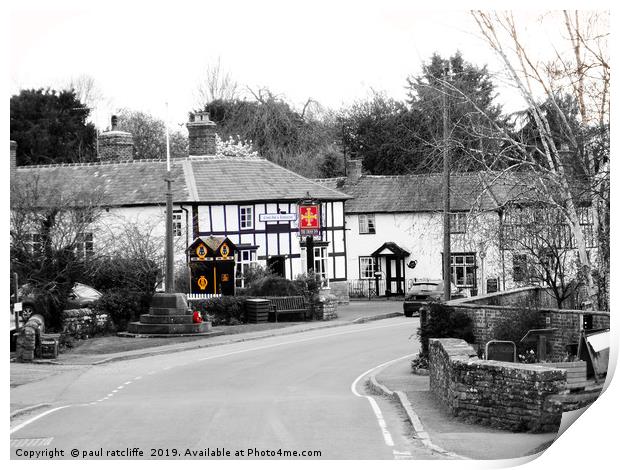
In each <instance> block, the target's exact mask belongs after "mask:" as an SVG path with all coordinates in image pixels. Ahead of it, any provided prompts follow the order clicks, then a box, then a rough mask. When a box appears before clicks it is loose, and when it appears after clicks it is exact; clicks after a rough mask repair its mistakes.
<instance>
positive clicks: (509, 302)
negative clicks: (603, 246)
mask: <svg viewBox="0 0 620 470" xmlns="http://www.w3.org/2000/svg"><path fill="white" fill-rule="evenodd" d="M447 304H448V305H449V306H451V307H454V309H455V310H456V311H459V312H462V313H465V314H466V315H467V316H469V317H470V318H471V319H472V322H473V330H474V336H475V338H476V346H477V347H478V348H481V349H484V346H485V345H486V343H487V342H488V341H490V340H492V339H496V338H495V337H494V334H493V331H494V328H495V325H496V324H497V323H498V321H500V320H501V319H503V318H506V317H510V316H514V315H519V314H520V312H522V311H523V309H524V308H530V309H537V310H538V311H539V322H538V325H537V326H538V327H539V328H557V330H556V331H555V332H554V333H552V334H551V335H550V336H549V338H548V340H549V343H550V351H549V356H548V360H550V361H557V362H559V361H562V360H563V359H564V357H565V355H566V346H567V345H569V344H574V343H577V342H578V340H579V329H580V326H581V323H580V322H581V315H582V314H584V313H589V314H592V315H593V325H592V326H593V328H595V329H597V328H609V312H595V311H594V312H589V311H582V310H565V309H563V310H559V309H557V308H555V307H556V303H555V300H554V299H553V297H552V296H550V295H549V294H548V292H547V289H544V288H541V287H524V288H521V289H515V290H513V291H504V292H497V293H494V294H487V295H481V296H477V297H470V298H466V299H457V300H452V301H450V302H447Z"/></svg>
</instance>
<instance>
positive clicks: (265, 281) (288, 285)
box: [246, 274, 304, 297]
mask: <svg viewBox="0 0 620 470" xmlns="http://www.w3.org/2000/svg"><path fill="white" fill-rule="evenodd" d="M246 294H247V295H249V296H257V297H286V296H291V295H304V290H303V286H302V285H301V283H298V282H295V281H291V280H289V279H285V278H283V277H281V276H277V275H275V274H267V275H266V276H264V277H262V278H258V279H256V280H255V281H254V282H252V283H251V284H250V285H248V286H247V288H246Z"/></svg>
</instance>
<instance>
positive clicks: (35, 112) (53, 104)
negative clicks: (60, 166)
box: [10, 89, 97, 165]
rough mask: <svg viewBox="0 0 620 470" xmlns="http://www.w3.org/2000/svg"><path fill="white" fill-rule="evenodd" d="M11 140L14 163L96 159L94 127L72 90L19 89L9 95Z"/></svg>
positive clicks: (29, 163) (87, 111)
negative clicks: (88, 120)
mask: <svg viewBox="0 0 620 470" xmlns="http://www.w3.org/2000/svg"><path fill="white" fill-rule="evenodd" d="M10 113H11V130H10V135H11V140H14V141H16V142H17V164H18V165H37V164H48V163H63V162H86V161H92V160H95V158H96V138H97V135H96V131H95V126H94V125H93V124H91V123H87V122H86V119H87V118H88V116H89V114H90V109H88V108H87V107H86V106H85V105H84V104H83V103H81V102H80V101H79V100H78V99H77V97H76V95H75V92H74V91H73V90H63V91H55V90H50V89H46V90H44V89H39V90H21V91H20V93H19V95H14V96H12V97H11V102H10Z"/></svg>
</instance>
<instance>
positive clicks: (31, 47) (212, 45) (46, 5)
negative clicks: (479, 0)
mask: <svg viewBox="0 0 620 470" xmlns="http://www.w3.org/2000/svg"><path fill="white" fill-rule="evenodd" d="M13 3H14V4H13V5H12V6H10V9H11V12H10V13H11V15H10V38H11V40H10V78H9V87H10V92H11V93H16V92H18V91H19V89H20V88H30V87H45V86H52V87H60V86H62V84H64V83H66V82H67V81H68V80H69V79H70V78H71V77H75V76H78V75H81V74H87V75H90V76H92V77H93V78H94V79H95V82H96V84H97V86H98V87H99V89H100V90H101V91H102V93H103V94H104V95H105V97H106V98H107V102H102V103H100V104H99V107H98V109H97V110H96V111H97V112H96V121H97V124H98V125H99V126H101V127H105V126H106V123H107V122H108V121H109V115H110V114H111V113H113V112H115V111H116V110H118V109H119V108H123V107H128V108H132V109H137V110H143V111H147V112H150V113H152V114H154V115H156V116H158V117H161V118H164V117H165V113H166V112H165V102H166V101H168V102H169V108H170V112H169V114H170V122H171V123H181V122H185V121H186V119H187V112H188V111H189V110H190V109H192V108H194V107H195V106H196V89H197V83H198V82H199V80H200V77H201V74H203V73H204V70H205V68H206V67H207V65H208V64H212V63H214V62H216V61H217V59H218V58H220V59H221V65H222V68H223V69H226V70H228V71H229V72H230V73H231V74H232V76H233V77H234V79H235V80H236V81H237V82H238V83H239V84H240V85H243V86H246V85H247V86H250V87H252V88H253V89H257V88H259V87H263V86H265V87H268V88H269V89H270V90H272V91H273V92H275V93H277V94H281V95H283V96H285V97H286V98H287V99H288V100H289V101H290V102H292V103H293V104H295V105H297V106H300V107H301V106H302V105H303V103H304V102H305V101H306V99H307V98H309V97H310V98H313V99H315V100H317V101H319V102H320V103H321V104H322V105H325V106H328V107H332V108H338V107H340V106H341V105H343V104H345V105H346V104H350V103H351V102H353V101H354V100H356V99H360V98H363V97H365V96H367V95H368V93H369V90H370V89H371V88H373V89H375V90H382V91H385V92H386V93H387V94H388V95H390V96H392V97H395V98H399V99H402V98H404V97H405V90H404V85H405V80H406V77H407V76H408V75H411V74H418V73H419V72H420V70H421V64H422V62H423V61H425V60H428V58H429V57H430V56H431V54H432V53H433V52H439V53H440V54H442V55H446V56H447V55H451V54H453V53H454V52H455V51H456V50H457V49H460V50H461V51H462V53H463V55H464V57H465V59H466V60H468V61H470V62H473V63H475V64H478V65H484V64H489V68H490V70H491V71H492V72H499V71H501V67H500V66H499V62H498V61H497V59H496V58H495V57H494V56H493V54H492V53H491V51H490V50H489V49H488V48H487V46H486V45H485V44H484V42H483V41H482V40H481V39H480V37H479V35H478V33H477V27H476V25H475V23H474V22H473V20H472V19H471V18H470V16H469V13H468V12H467V11H466V10H456V9H454V8H453V9H444V10H434V11H431V10H420V9H419V7H418V8H416V3H418V2H413V1H390V0H382V1H374V2H362V1H357V2H346V1H342V2H338V1H336V0H331V1H329V2H327V1H317V0H315V1H312V2H301V1H289V2H276V1H268V0H261V1H254V2H250V1H234V0H226V1H224V0H220V1H207V0H203V1H199V2H198V1H195V2H193V1H185V0H177V1H174V2H172V1H170V2H167V3H156V2H135V3H130V2H129V1H128V0H126V1H123V2H119V1H116V0H109V1H107V2H84V1H82V2H78V1H69V0H54V1H49V2H43V1H26V0H22V1H20V2H13ZM547 3H550V2H547ZM563 3H566V2H563ZM418 4H419V3H418ZM426 4H428V2H426ZM459 5H461V8H464V6H465V5H466V4H463V3H462V2H461V3H459ZM520 5H521V4H520ZM534 5H539V6H540V5H541V3H540V2H535V3H534ZM588 5H590V4H588ZM551 6H553V4H551ZM520 14H521V15H522V16H523V17H524V18H525V20H526V22H527V21H529V22H531V24H532V28H534V29H535V26H536V20H537V18H538V17H539V16H540V14H541V12H540V11H529V12H521V13H520ZM555 33H557V31H546V32H545V31H540V30H539V29H537V30H536V32H535V33H533V36H532V37H531V38H530V39H533V40H534V41H535V42H536V43H537V44H544V43H550V42H551V38H550V36H552V35H554V34H555ZM548 35H549V37H548ZM499 100H500V101H501V102H502V103H503V104H505V105H506V106H507V107H508V108H509V109H511V110H514V109H517V108H520V107H521V106H522V105H521V102H520V100H519V99H518V97H517V95H516V94H515V93H514V91H512V90H510V89H509V88H506V87H503V88H501V89H500V97H499Z"/></svg>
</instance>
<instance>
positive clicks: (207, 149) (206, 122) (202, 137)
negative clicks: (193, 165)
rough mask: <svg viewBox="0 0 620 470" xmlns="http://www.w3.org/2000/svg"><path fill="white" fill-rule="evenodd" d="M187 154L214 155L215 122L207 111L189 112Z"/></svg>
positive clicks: (194, 155)
mask: <svg viewBox="0 0 620 470" xmlns="http://www.w3.org/2000/svg"><path fill="white" fill-rule="evenodd" d="M187 131H188V133H189V156H190V157H198V156H203V155H215V123H214V122H213V121H211V120H210V119H209V113H208V112H207V111H200V112H197V113H189V122H188V123H187Z"/></svg>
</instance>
